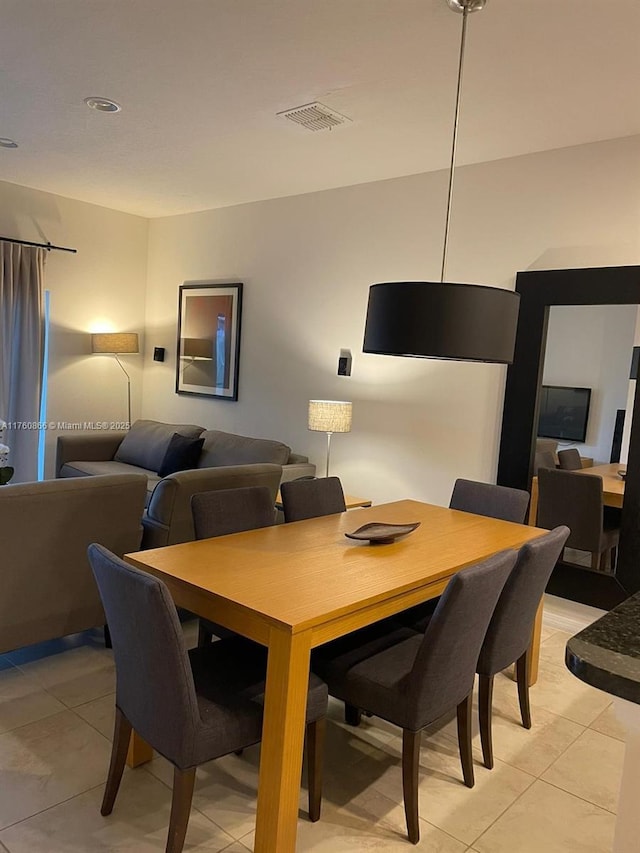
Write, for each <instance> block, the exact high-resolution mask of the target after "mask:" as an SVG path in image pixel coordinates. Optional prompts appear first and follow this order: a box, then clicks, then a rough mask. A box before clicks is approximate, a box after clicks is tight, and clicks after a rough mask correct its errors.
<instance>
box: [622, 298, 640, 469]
mask: <svg viewBox="0 0 640 853" xmlns="http://www.w3.org/2000/svg"><path fill="white" fill-rule="evenodd" d="M633 345H634V347H638V346H640V307H639V308H638V309H637V310H636V328H635V335H634V338H633ZM636 384H637V380H636V379H630V380H629V387H628V391H627V405H626V410H627V412H633V404H634V401H635V398H636ZM632 421H633V418H632V417H631V416H628V417H626V418H625V421H624V430H623V432H622V449H621V451H620V461H621V462H623V463H624V464H625V465H626V463H627V458H628V456H629V440H630V439H631V424H632Z"/></svg>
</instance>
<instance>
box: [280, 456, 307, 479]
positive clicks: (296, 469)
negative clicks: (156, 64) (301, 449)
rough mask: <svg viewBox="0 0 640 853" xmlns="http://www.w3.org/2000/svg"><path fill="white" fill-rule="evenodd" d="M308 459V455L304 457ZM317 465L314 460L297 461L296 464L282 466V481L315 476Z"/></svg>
mask: <svg viewBox="0 0 640 853" xmlns="http://www.w3.org/2000/svg"><path fill="white" fill-rule="evenodd" d="M302 458H303V459H306V457H304V456H303V457H302ZM315 475H316V466H315V465H314V464H313V462H306V461H305V462H297V463H294V464H289V465H283V466H282V479H281V480H280V482H281V483H288V482H289V481H290V480H298V479H299V478H300V477H315Z"/></svg>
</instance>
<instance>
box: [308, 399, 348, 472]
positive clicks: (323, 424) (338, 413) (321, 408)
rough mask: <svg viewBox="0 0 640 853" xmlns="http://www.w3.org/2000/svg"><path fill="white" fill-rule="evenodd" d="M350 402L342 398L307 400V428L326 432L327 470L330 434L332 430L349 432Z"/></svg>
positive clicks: (329, 453)
mask: <svg viewBox="0 0 640 853" xmlns="http://www.w3.org/2000/svg"><path fill="white" fill-rule="evenodd" d="M352 408H353V407H352V404H351V403H347V402H345V401H344V400H309V423H308V426H309V429H310V430H313V431H314V432H326V434H327V472H326V474H325V476H326V477H328V476H329V457H330V455H331V435H332V433H334V432H351V413H352Z"/></svg>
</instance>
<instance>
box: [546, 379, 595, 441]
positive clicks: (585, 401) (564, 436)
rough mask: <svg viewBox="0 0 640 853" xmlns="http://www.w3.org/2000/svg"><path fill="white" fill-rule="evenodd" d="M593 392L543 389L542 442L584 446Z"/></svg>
mask: <svg viewBox="0 0 640 853" xmlns="http://www.w3.org/2000/svg"><path fill="white" fill-rule="evenodd" d="M590 402H591V388H565V387H562V386H560V385H543V386H542V391H541V394H540V418H539V420H538V435H539V436H540V438H557V439H558V441H575V442H578V443H582V442H584V440H585V438H586V437H587V421H588V420H589V404H590Z"/></svg>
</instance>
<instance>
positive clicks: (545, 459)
mask: <svg viewBox="0 0 640 853" xmlns="http://www.w3.org/2000/svg"><path fill="white" fill-rule="evenodd" d="M555 467H556V460H555V457H554V455H553V453H551V451H550V450H539V451H538V452H537V453H536V457H535V462H534V463H533V473H534V474H537V473H538V471H539V470H540V468H555Z"/></svg>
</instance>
